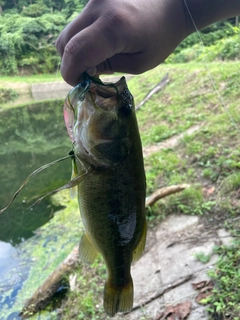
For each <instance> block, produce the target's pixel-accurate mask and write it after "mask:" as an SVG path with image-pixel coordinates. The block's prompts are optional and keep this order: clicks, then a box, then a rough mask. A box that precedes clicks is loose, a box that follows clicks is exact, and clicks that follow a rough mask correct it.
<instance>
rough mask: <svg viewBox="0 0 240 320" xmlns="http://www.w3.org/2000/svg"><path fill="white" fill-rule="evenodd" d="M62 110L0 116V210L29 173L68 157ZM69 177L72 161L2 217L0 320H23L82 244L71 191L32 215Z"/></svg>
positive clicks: (41, 108)
mask: <svg viewBox="0 0 240 320" xmlns="http://www.w3.org/2000/svg"><path fill="white" fill-rule="evenodd" d="M61 104H62V103H60V102H48V103H38V104H34V105H29V106H25V107H19V108H13V109H11V110H7V111H0V142H1V148H0V208H3V207H5V206H6V205H7V203H8V202H9V201H10V199H11V196H12V195H13V193H14V192H15V191H16V190H17V189H18V188H19V186H20V185H21V183H22V182H23V180H24V179H25V178H26V177H27V176H28V175H29V174H30V173H31V172H33V171H34V170H36V169H37V168H39V167H41V166H43V165H44V164H46V163H49V162H51V161H53V160H56V159H59V158H61V157H64V156H66V155H67V154H68V152H69V151H70V149H71V142H70V139H69V137H68V135H67V131H66V128H65V125H64V120H63V112H62V107H61ZM70 175H71V160H70V159H67V160H65V161H63V162H60V163H58V164H55V165H54V166H51V167H50V168H48V169H46V170H44V171H43V172H41V173H39V174H38V175H37V176H35V177H34V178H33V179H32V180H31V181H30V182H29V184H28V185H27V186H26V188H25V189H24V190H23V191H22V192H21V193H20V194H19V195H18V197H17V198H16V200H15V201H14V203H13V204H12V205H11V206H10V207H9V208H8V209H7V210H6V211H5V212H4V213H2V214H1V215H0V320H10V319H20V318H19V316H18V313H19V312H20V311H21V308H22V307H23V304H24V301H25V300H26V299H27V298H29V297H30V296H31V294H33V292H34V291H35V290H36V289H37V287H38V286H39V285H40V284H41V283H42V282H43V281H44V279H45V278H46V277H47V276H48V275H49V274H50V272H51V271H52V270H54V269H55V268H56V266H57V265H58V264H59V263H60V262H61V261H62V260H63V259H64V258H65V257H66V256H67V254H68V253H69V252H70V251H71V249H72V248H73V247H74V245H75V244H76V243H77V241H78V239H79V236H80V234H79V233H80V229H81V226H80V222H79V212H78V207H77V202H76V200H75V201H70V200H69V197H68V194H67V191H66V192H62V193H59V194H57V195H56V196H54V197H47V198H45V199H44V200H42V202H41V203H40V204H38V205H35V206H34V207H32V208H30V209H29V207H30V206H31V205H32V204H33V203H34V201H36V200H37V199H38V198H39V197H40V196H42V195H44V194H46V193H48V192H49V191H51V190H54V189H56V188H57V187H60V186H62V185H64V184H65V183H66V182H67V181H68V180H69V179H70ZM37 317H38V319H39V315H38V316H37ZM40 317H41V319H52V318H53V315H52V314H51V316H49V313H43V314H42V315H40ZM36 319H37V318H36Z"/></svg>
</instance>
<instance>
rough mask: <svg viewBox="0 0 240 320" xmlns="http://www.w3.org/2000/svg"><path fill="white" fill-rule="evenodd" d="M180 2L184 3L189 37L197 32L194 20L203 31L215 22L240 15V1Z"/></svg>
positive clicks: (191, 0)
mask: <svg viewBox="0 0 240 320" xmlns="http://www.w3.org/2000/svg"><path fill="white" fill-rule="evenodd" d="M176 1H179V0H176ZM180 1H182V2H183V5H184V10H185V16H186V22H187V24H186V25H187V34H188V35H189V34H191V33H192V32H194V31H196V29H195V27H194V24H193V22H192V19H193V21H194V23H195V25H196V26H197V28H198V29H202V28H204V27H206V26H209V25H210V24H212V23H214V22H217V21H220V20H224V19H227V18H230V17H234V16H238V15H240V0H180ZM188 9H189V11H188ZM189 12H190V14H189ZM190 15H191V16H190ZM191 17H192V19H191Z"/></svg>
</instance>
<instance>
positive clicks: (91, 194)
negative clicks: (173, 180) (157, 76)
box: [64, 77, 147, 316]
mask: <svg viewBox="0 0 240 320" xmlns="http://www.w3.org/2000/svg"><path fill="white" fill-rule="evenodd" d="M64 118H65V123H66V126H67V130H68V133H69V136H70V138H71V140H72V143H73V149H72V158H73V173H74V176H76V177H77V178H75V180H76V179H79V177H80V179H81V177H82V179H81V180H80V182H79V184H78V186H77V188H78V201H79V208H80V213H81V217H82V221H83V225H84V228H85V232H84V234H83V236H82V237H81V240H80V244H79V256H80V258H81V259H82V260H83V261H85V262H88V263H92V262H93V261H94V259H95V258H96V256H97V254H98V253H100V254H101V255H102V257H103V259H104V261H105V263H106V267H107V274H108V277H107V280H106V283H105V288H104V309H105V311H106V313H107V314H108V315H110V316H114V315H115V314H116V313H117V312H126V311H130V310H131V308H132V305H133V281H132V277H131V273H130V267H131V263H132V262H133V261H136V260H138V259H139V258H140V257H141V255H142V252H143V250H144V247H145V241H146V233H147V226H146V218H145V195H146V194H145V190H146V182H145V173H144V164H143V155H142V146H141V140H140V135H139V130H138V125H137V119H136V115H135V109H134V101H133V97H132V95H131V93H130V92H129V90H128V88H127V84H126V81H125V78H124V77H122V78H121V79H120V80H119V81H118V82H117V83H115V84H104V83H102V82H101V81H100V80H99V79H97V78H90V77H87V78H86V79H85V80H84V81H83V82H82V83H80V84H79V85H78V86H77V87H75V88H74V89H73V90H72V91H71V92H70V93H69V95H68V97H67V98H66V101H65V104H64ZM75 120H76V122H75Z"/></svg>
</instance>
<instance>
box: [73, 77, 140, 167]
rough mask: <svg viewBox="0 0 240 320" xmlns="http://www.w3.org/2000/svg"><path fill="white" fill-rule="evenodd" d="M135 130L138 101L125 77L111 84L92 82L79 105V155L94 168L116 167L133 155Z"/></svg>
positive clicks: (76, 140) (76, 138) (76, 139)
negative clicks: (131, 153)
mask: <svg viewBox="0 0 240 320" xmlns="http://www.w3.org/2000/svg"><path fill="white" fill-rule="evenodd" d="M133 127H134V128H135V110H134V102H133V97H132V95H131V93H130V91H129V90H128V87H127V84H126V81H125V78H124V77H122V78H121V79H120V80H119V81H118V82H117V83H115V84H109V85H108V84H103V83H101V82H100V83H96V82H92V83H91V85H90V87H89V90H88V91H87V92H86V94H85V97H84V100H83V101H79V102H78V112H77V122H76V124H75V130H74V131H75V133H74V134H75V145H76V146H75V152H76V154H77V155H78V157H79V158H80V159H81V160H86V161H88V162H89V163H90V164H93V165H97V166H109V165H115V164H117V163H119V162H120V161H123V160H124V159H125V158H126V157H127V155H128V154H129V153H130V152H131V147H132V137H131V134H132V132H134V131H133Z"/></svg>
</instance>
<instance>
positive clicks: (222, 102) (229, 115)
mask: <svg viewBox="0 0 240 320" xmlns="http://www.w3.org/2000/svg"><path fill="white" fill-rule="evenodd" d="M183 2H184V4H185V6H186V9H187V11H188V14H189V16H190V19H191V21H192V24H193V26H194V28H195V30H196V32H197V35H198V38H199V40H200V42H201V44H202V47H203V49H205V45H204V42H203V38H202V36H201V34H200V32H199V30H198V28H197V26H196V23H195V21H194V19H193V16H192V14H191V11H190V9H189V7H188V4H187V1H186V0H183ZM203 60H204V65H205V69H206V71H207V74H208V77H209V79H210V81H211V84H212V86H213V88H214V90H215V92H216V94H217V96H218V98H219V100H220V102H221V104H222V107H223V109H224V110H225V112H226V113H227V115H228V117H229V119H230V121H231V123H232V124H233V126H234V128H235V129H236V130H237V132H238V133H239V135H240V129H239V128H238V126H237V124H236V122H235V121H234V119H233V116H232V115H231V113H230V111H229V110H228V108H227V106H226V104H225V102H224V101H223V98H222V96H221V94H220V92H219V90H218V89H217V87H216V84H215V81H214V79H213V76H212V74H211V72H210V70H209V67H208V64H207V61H206V58H205V56H203Z"/></svg>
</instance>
